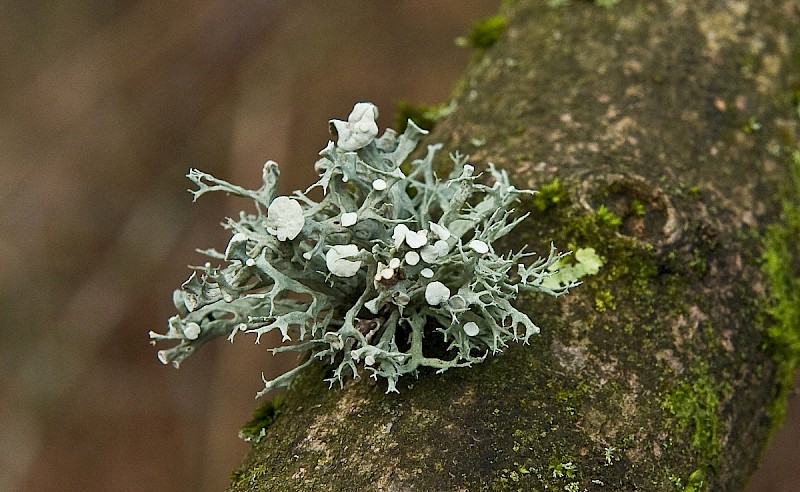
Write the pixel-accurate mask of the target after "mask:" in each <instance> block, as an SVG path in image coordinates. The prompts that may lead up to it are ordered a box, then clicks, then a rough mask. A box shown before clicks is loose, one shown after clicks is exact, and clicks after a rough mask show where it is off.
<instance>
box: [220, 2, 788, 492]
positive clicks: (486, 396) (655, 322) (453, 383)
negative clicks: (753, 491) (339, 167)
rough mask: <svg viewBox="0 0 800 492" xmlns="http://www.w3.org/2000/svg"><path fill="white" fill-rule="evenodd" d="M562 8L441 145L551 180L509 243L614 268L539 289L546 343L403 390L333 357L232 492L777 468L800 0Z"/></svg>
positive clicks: (643, 484) (507, 483)
mask: <svg viewBox="0 0 800 492" xmlns="http://www.w3.org/2000/svg"><path fill="white" fill-rule="evenodd" d="M547 3H548V2H546V1H544V0H538V1H537V0H520V1H517V2H510V3H509V5H507V7H506V11H505V15H506V16H507V18H508V30H507V32H506V34H505V35H504V36H503V37H502V38H501V39H500V40H499V41H498V42H497V44H496V45H494V46H493V47H492V48H491V49H489V50H488V51H487V52H486V53H484V54H483V55H482V56H476V60H475V62H474V63H473V64H472V66H471V68H470V69H469V71H468V72H467V73H466V75H465V77H464V80H463V83H462V84H461V86H460V87H461V88H460V91H459V94H458V96H457V101H458V109H457V110H456V111H455V112H454V113H453V115H452V116H451V117H450V118H449V119H448V120H447V121H445V122H443V123H442V124H440V126H439V127H438V128H437V131H436V132H435V133H434V135H433V136H432V137H430V140H431V141H437V139H438V140H444V141H445V148H446V149H450V150H456V149H459V150H461V151H462V152H465V153H466V152H469V151H471V152H472V155H473V157H472V159H471V162H472V163H474V164H475V165H477V166H480V165H485V163H486V162H489V161H491V162H494V163H495V164H497V165H498V166H499V167H502V168H504V169H506V170H508V171H509V173H511V174H512V176H513V177H514V180H515V181H516V182H518V183H519V184H520V186H527V185H530V186H532V187H534V188H539V189H542V190H543V193H542V194H540V195H538V196H537V197H534V198H532V199H530V200H529V201H527V202H525V203H524V204H523V207H522V208H524V209H525V210H523V211H530V212H532V214H531V216H530V217H529V218H527V219H526V221H525V222H524V223H523V224H522V225H520V226H519V228H518V230H521V232H520V233H519V234H516V235H515V237H514V238H513V239H512V240H509V241H507V243H506V244H503V245H496V247H500V248H501V249H511V248H513V249H515V250H517V249H519V248H520V247H522V246H523V245H526V244H529V245H531V246H533V247H534V249H535V250H537V251H546V250H547V247H548V245H549V241H550V240H555V241H556V245H557V246H558V247H560V248H561V249H576V248H594V249H595V250H596V251H597V253H598V254H600V255H601V256H602V257H604V258H605V265H604V266H603V267H602V268H601V270H600V272H599V273H598V274H597V275H596V276H593V277H588V278H587V281H586V282H585V283H584V284H583V285H581V286H579V287H578V288H576V289H575V290H574V291H572V293H571V294H570V295H568V296H564V297H561V298H559V299H557V300H555V301H554V300H553V299H552V298H549V297H548V298H544V297H543V296H539V297H529V296H524V295H520V296H519V298H518V299H517V305H518V306H520V307H521V308H522V309H523V310H524V311H526V312H529V313H536V319H537V322H538V323H539V326H541V327H542V334H541V335H540V336H538V337H536V338H534V339H532V343H531V345H530V346H512V347H510V348H509V349H508V350H506V352H505V353H504V354H502V355H500V356H497V357H490V358H487V360H486V361H485V362H484V363H482V364H478V365H476V366H474V367H472V368H468V369H455V370H451V371H448V372H447V373H445V374H442V375H435V374H433V373H424V374H422V375H421V376H420V377H419V379H417V380H408V381H405V382H404V381H402V380H401V381H400V383H399V384H398V388H399V389H400V395H394V394H391V395H387V394H384V392H385V389H386V388H384V387H381V386H380V385H378V384H377V383H374V382H372V381H360V382H354V383H351V384H348V385H346V386H345V388H344V389H342V390H338V389H334V390H330V391H329V390H328V389H327V388H326V386H325V385H324V383H323V382H322V380H323V379H324V377H325V376H324V371H325V370H326V369H325V368H324V367H322V366H319V365H317V366H314V367H315V369H313V370H311V371H309V374H308V375H307V376H305V377H304V378H303V379H302V380H301V381H300V382H299V383H298V384H297V385H296V386H295V387H294V388H293V389H292V391H290V393H289V395H288V401H287V403H286V407H285V409H284V410H283V414H282V415H281V417H280V418H279V419H277V420H276V422H275V423H274V424H273V425H272V426H271V427H270V428H269V429H268V431H267V433H266V436H265V438H264V439H263V440H262V441H261V442H260V443H259V444H258V445H256V446H255V447H254V448H253V451H252V453H251V454H250V456H249V457H248V458H247V460H246V461H245V463H244V464H243V465H242V468H241V469H240V470H239V471H238V472H237V473H236V479H235V480H234V483H233V484H232V487H231V490H235V491H245V490H247V491H252V490H397V491H400V490H481V489H492V490H506V489H508V490H576V491H577V490H581V491H582V490H665V491H673V490H703V489H708V490H715V491H716V490H723V491H724V490H737V489H738V488H740V487H741V486H742V484H743V483H744V481H745V480H746V478H747V477H748V476H749V474H750V472H751V471H752V470H753V468H754V467H755V465H756V463H757V460H758V457H759V455H760V452H761V448H762V445H763V443H765V442H766V440H767V438H768V435H769V433H770V431H771V429H772V428H773V427H774V426H775V424H776V423H777V422H778V421H779V420H780V417H781V412H782V409H783V406H784V405H785V396H786V394H787V392H788V391H789V388H790V384H791V375H792V374H793V372H794V369H795V366H796V364H797V360H798V354H799V353H800V343H798V342H797V341H798V340H799V339H800V327H798V323H800V322H799V321H798V318H797V316H795V317H794V318H793V319H791V316H793V315H794V314H796V313H797V312H798V303H797V294H792V293H791V291H792V289H790V288H787V285H789V286H793V285H795V284H796V283H797V273H798V272H797V269H798V263H797V261H796V260H797V257H798V255H797V249H796V247H795V246H791V247H789V246H787V240H788V239H790V238H791V237H795V238H796V237H797V233H799V232H800V219H798V217H800V214H797V213H796V211H797V210H800V209H798V206H800V204H798V202H797V187H796V184H797V183H796V181H793V180H794V179H795V178H796V176H797V168H798V167H800V157H799V158H798V159H797V161H798V162H794V163H793V161H792V157H791V152H792V151H793V150H795V149H797V145H798V144H797V114H796V111H797V110H796V108H794V107H792V105H793V104H796V102H795V103H793V102H792V91H791V84H792V83H793V82H794V83H796V81H797V77H798V67H797V64H796V61H793V57H794V56H796V53H797V50H798V36H800V34H799V33H798V31H797V29H796V25H797V23H798V20H799V19H800V12H798V10H799V9H798V5H797V3H796V2H794V1H789V0H786V1H779V0H773V1H767V2H761V3H757V4H756V3H754V4H752V5H748V4H747V3H745V2H734V1H727V2H718V1H712V0H699V1H698V0H694V1H691V2H689V1H683V0H673V1H668V0H661V1H651V2H646V3H643V2H621V3H620V4H619V5H617V6H614V7H613V8H610V9H604V8H601V7H598V6H596V5H594V4H592V3H589V2H582V1H574V2H570V3H569V5H567V6H565V7H559V8H555V7H549V6H548V5H547ZM480 142H485V144H483V145H477V146H476V143H480ZM793 167H794V169H793ZM556 179H557V181H556ZM781 196H783V197H786V198H785V199H782V198H781ZM792 234H794V236H792ZM765 256H766V257H767V258H768V265H767V266H768V268H765V267H764V266H765V265H764V258H765ZM792 296H794V297H792Z"/></svg>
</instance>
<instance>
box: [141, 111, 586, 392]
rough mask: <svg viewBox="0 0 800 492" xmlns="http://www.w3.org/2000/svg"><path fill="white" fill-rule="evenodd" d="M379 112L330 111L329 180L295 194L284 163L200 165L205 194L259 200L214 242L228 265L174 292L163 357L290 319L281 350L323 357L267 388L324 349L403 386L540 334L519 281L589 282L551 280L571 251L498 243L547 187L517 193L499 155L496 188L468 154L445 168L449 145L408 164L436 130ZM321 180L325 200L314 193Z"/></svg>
mask: <svg viewBox="0 0 800 492" xmlns="http://www.w3.org/2000/svg"><path fill="white" fill-rule="evenodd" d="M377 115H378V110H377V108H376V107H375V106H374V105H372V104H370V103H359V104H356V105H355V107H354V108H353V112H352V113H351V114H350V116H349V118H348V120H347V121H339V120H332V121H331V122H330V125H331V131H332V133H333V134H334V135H335V136H336V138H337V142H336V143H335V144H334V143H333V142H330V143H329V144H328V146H327V147H326V148H325V149H323V150H322V151H321V152H320V156H321V157H322V158H321V159H320V160H319V161H317V163H316V170H317V171H318V172H319V173H320V178H319V181H317V183H315V184H314V185H312V186H311V187H310V188H309V189H308V190H306V191H305V192H300V191H296V192H294V194H293V195H292V196H291V197H286V196H279V197H276V196H275V193H276V185H277V181H278V166H277V165H276V164H275V163H274V162H272V161H269V162H267V163H266V165H265V166H264V169H263V185H262V186H261V187H260V188H259V189H257V190H246V189H244V188H241V187H239V186H235V185H232V184H229V183H227V182H225V181H222V180H220V179H217V178H214V177H213V176H210V175H208V174H205V173H203V172H200V171H197V170H191V171H190V172H189V175H188V177H189V178H190V179H191V180H192V181H193V182H194V183H195V184H196V185H197V187H198V188H197V190H196V191H193V194H194V198H195V199H197V198H199V197H200V196H202V195H203V194H205V193H207V192H209V191H224V192H227V193H230V194H233V195H237V196H240V197H244V198H249V199H251V200H253V201H254V202H255V206H256V213H255V214H247V213H244V212H241V213H240V215H239V218H238V219H237V220H234V219H228V221H227V222H226V223H225V224H224V226H225V227H226V228H227V229H230V230H231V232H232V237H231V239H230V242H229V243H228V246H227V248H226V249H225V251H224V252H222V253H220V252H217V251H215V250H208V251H204V253H205V254H207V255H208V256H210V257H211V258H213V259H214V260H216V261H218V262H220V263H221V265H220V266H213V265H212V264H211V263H206V265H205V266H202V267H195V268H194V270H195V272H194V273H193V274H192V275H191V276H190V277H189V279H188V280H187V281H186V282H185V283H184V284H183V285H182V286H181V288H180V289H179V290H177V291H175V295H174V302H175V306H176V307H177V309H178V311H179V314H178V315H177V316H173V317H172V318H170V320H169V329H168V331H167V333H166V334H164V335H162V334H158V333H154V332H151V333H150V337H151V338H152V339H153V340H154V341H176V342H178V343H177V345H175V346H173V347H172V348H168V349H165V350H161V351H159V353H158V357H159V359H160V360H161V361H162V362H163V363H165V364H167V363H172V364H173V365H175V366H176V367H177V366H178V365H179V364H180V362H181V361H183V360H184V359H185V358H186V357H188V356H189V355H190V354H191V353H192V352H194V351H195V350H196V349H197V348H199V347H200V346H201V345H203V344H204V343H206V342H207V341H209V340H211V339H213V338H217V337H227V338H228V340H230V341H231V342H232V341H233V340H234V338H235V337H236V335H237V334H239V333H251V334H254V335H255V337H256V339H255V340H256V343H258V342H259V340H260V338H261V336H262V335H264V334H265V333H268V332H271V331H275V330H277V331H279V332H280V334H281V336H282V337H283V344H282V345H280V346H278V347H275V348H272V349H271V350H272V352H273V353H277V352H286V351H290V350H291V351H298V352H301V353H308V354H309V357H307V358H306V359H305V362H303V363H301V364H300V365H299V366H298V367H296V368H295V369H292V370H290V371H288V372H286V373H284V374H282V375H280V376H278V377H277V378H275V379H273V380H271V381H267V380H266V379H264V378H263V377H262V379H264V389H263V390H262V391H260V392H259V396H260V395H263V394H264V393H266V392H267V391H269V390H271V389H273V388H276V387H281V386H287V385H289V384H290V383H291V381H292V380H293V379H294V378H295V377H296V376H297V375H298V373H300V371H302V370H303V369H304V368H305V367H306V366H308V365H309V364H311V363H312V362H313V361H314V360H315V359H324V360H327V361H329V362H330V363H331V364H332V373H331V375H330V378H329V379H328V381H329V382H330V383H331V384H333V383H334V382H338V383H340V384H343V383H344V381H345V380H346V379H348V378H355V379H358V378H359V376H360V375H361V374H362V373H364V372H365V371H366V372H367V373H369V374H370V375H371V376H372V377H374V378H376V379H378V378H383V379H385V380H386V381H387V383H388V391H397V381H398V378H400V376H403V375H406V374H411V375H416V374H417V371H418V370H419V369H420V368H423V367H430V368H435V369H437V370H438V371H439V372H441V371H445V370H447V369H449V368H453V367H463V366H470V365H472V364H474V363H476V362H481V361H483V359H484V358H485V357H486V355H487V354H488V353H490V352H491V353H496V352H498V351H500V350H501V349H502V348H503V347H505V346H506V344H507V343H508V342H509V341H523V342H527V341H528V339H529V338H530V337H531V336H532V335H534V334H536V333H538V332H539V328H538V327H537V326H536V325H535V324H534V323H533V321H531V319H530V318H529V317H528V316H527V315H526V314H524V313H523V312H521V311H519V310H517V308H515V307H514V306H513V305H512V300H513V299H514V298H515V297H516V296H517V294H518V293H519V292H520V291H539V292H544V293H546V294H550V295H559V294H562V293H564V292H566V291H567V289H568V288H569V287H572V286H573V285H575V284H576V282H575V281H574V280H571V281H567V282H566V284H564V283H560V282H552V281H550V282H546V280H547V279H548V278H550V277H552V276H553V275H554V274H555V273H557V271H556V270H554V268H553V266H554V265H555V264H556V262H557V261H558V260H559V258H561V257H562V256H563V253H557V252H556V251H555V249H554V248H552V247H551V249H550V251H549V253H548V255H547V256H543V257H538V258H537V259H535V260H533V261H531V259H530V257H531V256H533V254H532V253H523V252H518V253H511V252H509V253H506V254H502V255H501V254H498V253H497V252H495V250H494V248H493V246H492V245H493V243H494V242H495V241H496V240H497V239H498V238H499V237H501V236H504V235H506V234H508V233H509V232H510V231H511V230H512V229H514V227H515V226H517V225H518V224H519V223H520V222H521V221H522V220H523V219H524V217H516V218H514V217H513V214H512V209H511V208H510V206H511V205H512V203H513V202H514V201H515V200H516V199H517V197H518V196H519V195H520V194H521V193H533V192H532V191H529V190H518V189H516V188H514V187H513V186H511V184H510V183H509V179H508V176H507V174H506V173H505V172H504V171H501V170H498V169H496V168H495V167H494V166H493V165H491V164H489V167H488V173H487V174H488V176H487V177H488V178H489V179H488V180H487V181H488V182H489V184H483V183H482V182H481V181H482V180H480V178H481V175H480V174H479V175H475V169H474V167H473V166H471V165H470V164H467V158H466V157H464V156H461V155H459V154H453V155H451V160H452V162H453V169H452V171H451V172H450V174H449V176H448V177H447V178H446V179H440V178H439V177H437V175H436V174H435V173H434V170H433V159H434V155H435V153H436V152H437V151H438V150H439V149H440V147H441V145H429V146H428V149H427V153H426V154H425V156H424V157H422V158H420V159H417V160H414V161H413V162H411V163H410V165H408V164H406V165H404V166H403V167H402V169H401V165H403V163H404V162H405V161H406V159H407V158H408V156H409V154H410V153H411V152H412V151H413V150H414V149H415V147H416V146H417V143H418V142H419V140H420V139H421V138H422V136H423V135H424V134H425V133H426V132H425V131H424V130H421V129H420V128H418V127H417V126H416V125H414V123H413V122H411V121H410V120H409V122H408V127H407V128H406V130H405V131H404V132H403V134H402V135H398V134H397V133H396V132H394V131H393V130H386V132H385V133H384V134H383V135H382V136H380V137H378V127H377V125H376V123H375V118H376V117H377ZM314 188H319V189H321V191H322V193H323V198H322V200H321V201H319V202H317V201H315V200H312V199H311V198H309V196H308V192H309V191H311V190H312V189H314ZM526 263H527V265H526ZM435 337H438V338H439V340H435ZM434 342H439V343H438V345H439V346H442V347H444V350H441V349H440V350H439V352H441V354H440V355H439V356H434V355H431V353H432V352H431V350H428V349H429V348H430V345H431V343H434ZM441 342H443V344H442V343H441ZM426 343H427V344H428V345H427V346H426V345H425V344H426ZM426 348H427V349H426ZM434 352H435V351H434Z"/></svg>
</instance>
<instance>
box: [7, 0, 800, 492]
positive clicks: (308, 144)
mask: <svg viewBox="0 0 800 492" xmlns="http://www.w3.org/2000/svg"><path fill="white" fill-rule="evenodd" d="M498 5H499V1H498V0H440V1H436V2H431V1H425V0H397V1H390V0H365V1H358V2H351V1H346V0H327V1H326V0H323V1H317V2H312V1H309V0H305V1H294V2H287V1H279V0H257V1H244V0H189V1H181V2H178V1H175V0H159V1H153V0H139V1H122V0H106V1H102V2H101V1H90V0H86V1H83V2H35V1H34V2H30V1H25V0H0V63H2V69H0V94H2V95H1V96H0V166H2V169H0V171H1V172H0V327H2V332H0V333H2V337H1V338H0V371H2V373H1V374H2V378H0V491H95V490H96V491H151V490H152V491H156V490H158V491H164V490H168V491H214V490H222V489H224V487H225V486H226V484H227V483H228V476H229V474H230V472H231V471H232V470H233V469H234V468H235V467H236V466H237V465H238V464H239V462H240V461H241V460H242V458H243V457H244V455H245V453H246V452H247V450H248V448H249V445H248V444H246V443H243V442H242V441H240V440H239V439H238V438H237V435H236V434H237V429H238V427H239V426H240V425H241V424H242V423H243V422H245V421H246V420H247V419H248V418H249V416H250V414H251V412H252V410H253V409H254V408H255V406H256V402H255V401H253V396H254V395H255V393H256V391H258V390H259V389H260V387H261V382H260V379H259V374H260V372H261V371H264V372H265V373H266V374H267V376H269V375H270V374H274V371H275V364H276V362H275V361H274V360H273V359H272V357H271V356H269V355H268V354H266V353H265V351H264V346H263V345H262V346H261V347H256V346H254V345H252V344H251V343H250V341H251V340H247V339H245V338H240V339H237V343H236V345H235V346H234V347H230V346H228V345H227V344H226V343H225V342H224V341H220V342H218V343H216V344H210V345H209V346H206V347H204V349H203V350H202V351H201V352H200V353H198V354H197V355H195V356H193V357H192V358H190V359H189V360H188V361H186V362H185V363H184V365H183V366H182V367H181V369H180V370H179V371H176V370H174V369H171V368H168V367H165V366H162V365H161V364H159V363H158V361H157V360H156V357H155V349H154V348H152V347H151V346H150V345H149V344H148V339H147V332H148V331H149V330H151V329H153V330H156V331H164V330H165V329H166V320H167V318H168V317H169V316H170V315H172V314H173V308H172V306H171V292H172V290H173V289H174V288H175V287H177V286H178V285H179V284H180V283H181V282H182V281H183V280H184V279H185V277H186V276H187V274H188V270H187V268H186V265H187V264H189V263H198V262H202V261H205V260H204V259H203V257H201V256H200V255H198V254H196V253H194V248H196V247H216V248H224V245H225V242H226V233H225V232H224V231H223V230H222V229H221V228H220V227H219V225H218V223H219V222H220V221H221V220H222V219H223V218H224V216H225V215H230V214H235V213H236V211H237V210H238V208H239V207H240V206H243V205H244V204H242V203H237V202H234V201H230V200H227V199H226V198H225V197H224V196H217V197H214V196H208V197H204V198H203V199H201V201H200V202H198V203H197V204H195V205H191V203H190V202H191V197H190V195H189V194H188V193H186V192H185V190H186V188H188V187H189V184H190V183H189V181H188V180H186V179H185V178H184V174H185V173H186V171H187V170H188V168H189V167H198V168H200V169H202V170H204V171H208V172H211V173H213V174H215V175H217V176H219V177H222V178H225V179H229V180H231V181H233V182H235V183H238V184H243V185H247V186H256V187H257V186H258V184H259V179H260V169H261V165H262V163H263V162H264V161H265V160H267V159H273V160H275V161H277V162H278V163H279V164H280V165H281V169H282V176H281V185H282V188H283V189H282V191H283V192H285V193H288V192H290V191H291V190H293V189H297V188H303V187H305V186H307V185H308V184H310V183H311V182H312V181H313V177H314V176H313V170H312V165H313V162H314V161H315V158H316V154H317V151H318V150H319V149H321V148H322V147H324V146H325V143H326V142H327V139H328V133H327V125H326V121H327V120H328V119H329V118H331V117H338V118H344V117H346V116H347V114H348V112H349V110H350V108H351V107H352V104H353V103H354V102H357V101H364V100H369V101H372V102H374V103H376V104H377V105H378V106H379V107H380V108H381V110H382V115H381V118H380V119H379V122H380V124H381V125H382V126H383V127H386V126H391V125H392V123H393V117H394V107H395V103H396V102H397V101H398V100H400V99H405V100H409V101H412V102H414V103H437V102H441V101H444V100H446V99H447V97H448V95H449V94H450V92H451V90H452V87H453V84H454V83H455V81H456V80H457V78H458V77H459V75H460V74H461V73H462V71H463V69H464V68H465V66H466V64H467V61H468V59H469V57H470V53H469V51H467V50H465V49H463V48H458V47H456V46H455V44H454V39H455V38H456V37H457V36H459V35H461V34H464V33H466V32H468V30H469V28H470V26H471V25H472V23H473V22H474V21H475V20H477V19H480V18H482V17H485V16H486V15H489V14H491V13H493V12H494V11H495V10H496V9H497V7H498ZM284 363H285V362H284ZM798 407H800V402H798V400H797V399H795V401H793V409H794V412H793V413H794V414H795V415H796V414H798V413H800V408H798ZM797 422H798V419H797V418H796V417H794V418H790V420H789V421H787V425H786V426H785V427H784V430H783V431H782V433H780V434H779V435H778V436H777V437H776V438H775V441H774V446H773V447H772V448H771V450H770V454H769V455H768V456H767V458H766V460H765V463H764V468H763V470H762V471H761V472H759V475H758V476H757V477H756V478H755V479H754V483H753V484H751V488H750V489H749V490H750V492H757V491H794V490H800V486H798V485H796V484H800V453H799V452H798V450H797V445H796V443H797V442H799V441H800V431H798V427H800V426H798V423H797Z"/></svg>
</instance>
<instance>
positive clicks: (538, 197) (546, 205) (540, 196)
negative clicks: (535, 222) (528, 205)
mask: <svg viewBox="0 0 800 492" xmlns="http://www.w3.org/2000/svg"><path fill="white" fill-rule="evenodd" d="M566 198H567V194H566V191H565V190H564V187H563V186H561V181H560V180H559V179H558V178H556V179H554V180H553V181H551V182H550V183H547V184H545V185H543V186H541V187H540V188H539V189H538V190H537V193H536V194H535V195H533V200H532V204H533V207H534V208H535V209H536V210H538V211H539V212H546V211H547V210H548V209H550V208H551V207H555V206H557V205H558V204H559V203H562V202H564V201H565V200H566Z"/></svg>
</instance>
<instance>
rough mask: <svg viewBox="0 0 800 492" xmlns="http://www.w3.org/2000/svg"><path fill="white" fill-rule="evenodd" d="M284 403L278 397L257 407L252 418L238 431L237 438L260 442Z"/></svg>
mask: <svg viewBox="0 0 800 492" xmlns="http://www.w3.org/2000/svg"><path fill="white" fill-rule="evenodd" d="M284 401H285V399H284V397H283V396H281V395H278V396H276V397H275V398H273V399H272V400H271V401H268V402H265V403H262V404H261V405H259V406H258V408H256V410H255V412H253V418H252V419H251V420H250V421H249V422H247V423H246V424H244V426H243V427H242V428H241V429H239V437H240V438H241V439H244V440H245V441H252V442H259V441H261V439H262V438H263V437H264V435H265V434H266V432H267V428H268V427H269V426H270V425H272V423H273V422H274V421H275V419H277V418H278V416H279V415H280V414H281V407H283V404H284Z"/></svg>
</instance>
